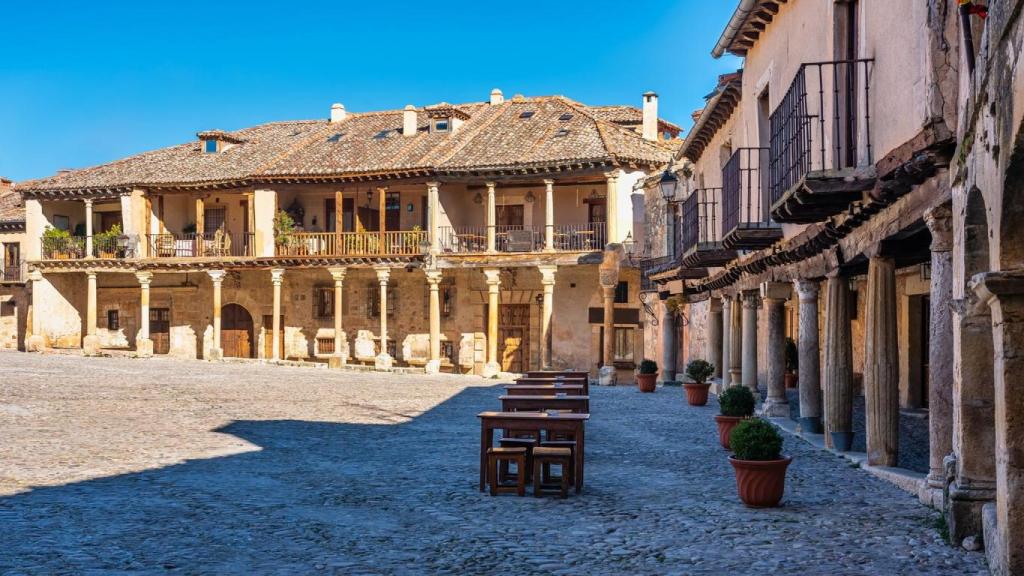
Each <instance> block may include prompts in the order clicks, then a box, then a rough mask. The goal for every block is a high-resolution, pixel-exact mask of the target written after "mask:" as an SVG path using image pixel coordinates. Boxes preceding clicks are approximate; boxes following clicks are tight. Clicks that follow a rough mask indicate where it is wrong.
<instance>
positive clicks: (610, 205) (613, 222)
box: [604, 171, 622, 244]
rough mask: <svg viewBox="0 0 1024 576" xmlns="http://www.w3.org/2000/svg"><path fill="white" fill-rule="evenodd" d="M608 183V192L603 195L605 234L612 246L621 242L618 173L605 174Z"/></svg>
mask: <svg viewBox="0 0 1024 576" xmlns="http://www.w3.org/2000/svg"><path fill="white" fill-rule="evenodd" d="M604 177H605V179H606V181H607V183H608V191H607V193H606V195H605V213H606V219H607V222H606V223H605V234H607V235H608V238H607V242H608V243H609V244H614V243H618V242H622V239H621V238H619V211H618V203H619V173H618V171H614V172H606V173H605V175H604Z"/></svg>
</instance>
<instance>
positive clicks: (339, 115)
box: [331, 103, 345, 124]
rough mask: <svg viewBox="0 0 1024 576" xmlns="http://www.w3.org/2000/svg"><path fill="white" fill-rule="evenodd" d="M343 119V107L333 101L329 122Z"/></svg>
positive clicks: (333, 122)
mask: <svg viewBox="0 0 1024 576" xmlns="http://www.w3.org/2000/svg"><path fill="white" fill-rule="evenodd" d="M344 119H345V107H344V106H342V105H341V104H338V103H335V104H333V105H331V124H335V123H337V122H341V121H342V120H344Z"/></svg>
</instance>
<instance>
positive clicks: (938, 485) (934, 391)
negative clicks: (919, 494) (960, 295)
mask: <svg viewBox="0 0 1024 576" xmlns="http://www.w3.org/2000/svg"><path fill="white" fill-rule="evenodd" d="M924 221H925V223H926V224H927V225H928V230H929V231H930V232H931V234H932V244H931V251H932V267H931V274H932V276H931V290H930V292H931V307H930V313H929V316H930V319H929V325H928V448H929V459H928V486H929V487H930V488H933V489H937V490H941V489H943V488H945V486H946V474H945V471H944V466H943V464H942V461H943V459H944V458H945V457H946V456H947V455H949V454H951V453H952V452H953V312H952V308H951V305H952V302H953V218H952V211H951V210H950V209H949V206H948V205H942V206H938V207H935V208H932V209H931V210H929V211H927V212H925V214H924Z"/></svg>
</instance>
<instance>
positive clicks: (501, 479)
mask: <svg viewBox="0 0 1024 576" xmlns="http://www.w3.org/2000/svg"><path fill="white" fill-rule="evenodd" d="M498 446H501V447H502V448H526V481H527V482H529V481H530V479H531V478H533V449H534V448H535V447H536V446H537V441H536V440H534V439H533V438H501V439H499V440H498ZM511 463H512V462H511V461H510V460H502V461H500V462H499V463H498V483H499V484H504V483H506V482H507V481H508V478H509V476H510V475H511V474H510V473H509V465H510V464H511Z"/></svg>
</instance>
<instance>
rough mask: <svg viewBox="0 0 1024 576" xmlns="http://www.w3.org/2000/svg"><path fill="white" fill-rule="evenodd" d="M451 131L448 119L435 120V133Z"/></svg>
mask: <svg viewBox="0 0 1024 576" xmlns="http://www.w3.org/2000/svg"><path fill="white" fill-rule="evenodd" d="M450 129H451V123H450V120H448V119H447V118H435V119H434V132H448V131H449V130H450Z"/></svg>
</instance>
